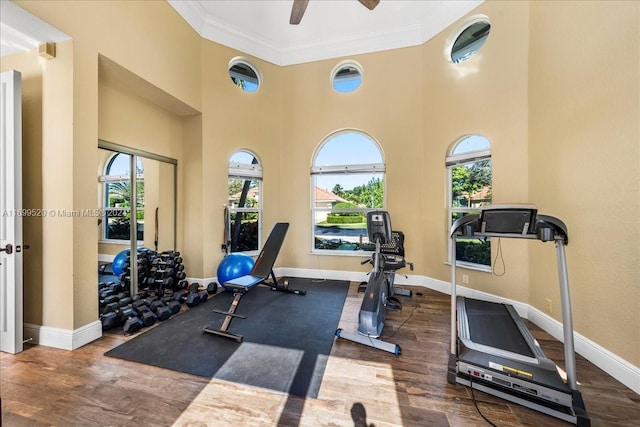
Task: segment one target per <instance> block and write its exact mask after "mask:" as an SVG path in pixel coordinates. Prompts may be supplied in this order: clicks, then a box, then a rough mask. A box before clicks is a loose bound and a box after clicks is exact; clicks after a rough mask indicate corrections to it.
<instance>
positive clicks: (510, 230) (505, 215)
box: [479, 204, 538, 235]
mask: <svg viewBox="0 0 640 427" xmlns="http://www.w3.org/2000/svg"><path fill="white" fill-rule="evenodd" d="M537 213H538V210H537V209H536V207H535V206H533V205H527V204H522V205H519V204H514V205H490V206H487V207H485V208H483V209H482V212H481V213H480V220H479V221H480V232H481V233H483V234H484V233H496V234H520V235H526V234H532V233H534V229H535V223H536V215H537Z"/></svg>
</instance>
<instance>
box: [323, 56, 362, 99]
mask: <svg viewBox="0 0 640 427" xmlns="http://www.w3.org/2000/svg"><path fill="white" fill-rule="evenodd" d="M331 84H332V85H333V88H334V89H335V90H337V91H338V92H341V93H350V92H353V91H354V90H356V89H358V88H359V87H360V85H361V84H362V67H361V66H360V64H357V63H355V62H353V61H346V62H341V63H339V64H338V65H337V66H336V67H335V68H334V69H333V71H332V72H331Z"/></svg>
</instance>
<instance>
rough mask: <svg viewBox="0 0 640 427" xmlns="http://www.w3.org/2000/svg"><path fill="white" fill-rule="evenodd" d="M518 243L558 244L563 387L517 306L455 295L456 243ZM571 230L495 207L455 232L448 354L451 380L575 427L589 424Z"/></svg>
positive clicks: (529, 211)
mask: <svg viewBox="0 0 640 427" xmlns="http://www.w3.org/2000/svg"><path fill="white" fill-rule="evenodd" d="M486 237H499V238H520V239H535V240H540V241H542V242H549V241H553V242H555V246H556V255H557V259H558V274H559V281H560V297H561V303H562V326H563V333H564V358H565V367H566V382H565V380H563V378H562V376H561V375H560V373H559V371H558V368H557V367H556V364H555V363H554V362H553V361H552V360H550V359H549V358H547V357H546V356H545V354H544V352H543V351H542V348H540V345H539V344H538V342H537V341H536V339H535V338H534V337H533V336H532V335H531V332H529V330H528V329H527V327H526V325H525V323H524V320H522V318H520V316H519V315H518V313H517V312H516V310H515V309H514V308H513V306H512V305H509V304H502V303H496V302H490V301H483V300H478V299H472V298H465V297H462V296H457V294H456V241H457V240H458V239H469V238H486ZM568 242H569V238H568V235H567V227H566V226H565V224H564V223H563V222H562V221H561V220H559V219H557V218H554V217H551V216H546V215H538V213H537V209H536V207H535V206H533V205H529V204H509V205H490V206H486V207H484V208H483V209H482V211H481V213H480V214H479V215H478V214H470V215H465V216H463V217H462V218H459V219H458V220H456V221H455V222H454V223H453V226H452V227H451V252H452V253H451V352H450V355H449V366H448V371H447V380H448V382H449V383H451V384H462V385H465V386H467V387H471V388H473V389H477V390H480V391H483V392H485V393H489V394H491V395H494V396H497V397H500V398H502V399H505V400H508V401H510V402H514V403H517V404H520V405H523V406H526V407H528V408H531V409H534V410H536V411H540V412H543V413H545V414H547V415H551V416H553V417H556V418H559V419H561V420H564V421H567V422H570V423H573V424H575V425H577V426H580V427H582V426H590V425H591V421H590V420H589V416H588V415H587V412H586V409H585V405H584V402H583V400H582V394H581V393H580V391H579V390H578V387H577V380H576V363H575V352H574V343H573V323H572V318H571V300H570V296H569V279H568V274H567V263H566V256H565V246H566V245H567V244H568Z"/></svg>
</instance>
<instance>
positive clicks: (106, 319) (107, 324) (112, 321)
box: [100, 311, 120, 331]
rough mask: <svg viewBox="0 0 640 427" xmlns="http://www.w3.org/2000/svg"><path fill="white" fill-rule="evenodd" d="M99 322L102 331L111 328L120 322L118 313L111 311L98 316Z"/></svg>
mask: <svg viewBox="0 0 640 427" xmlns="http://www.w3.org/2000/svg"><path fill="white" fill-rule="evenodd" d="M100 322H102V330H103V331H108V330H110V329H113V328H115V327H116V326H118V325H119V324H120V320H119V319H118V315H117V314H116V313H115V312H113V311H111V312H109V313H106V314H103V315H102V316H100Z"/></svg>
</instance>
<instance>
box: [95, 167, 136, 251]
mask: <svg viewBox="0 0 640 427" xmlns="http://www.w3.org/2000/svg"><path fill="white" fill-rule="evenodd" d="M101 180H102V181H103V182H105V185H104V189H105V220H106V221H105V227H104V238H105V240H122V241H129V238H130V236H131V235H130V224H131V184H130V181H129V176H120V175H116V176H113V175H112V176H104V177H102V178H101ZM136 199H137V200H136V206H137V216H136V225H137V227H136V233H137V239H138V241H143V240H144V176H143V175H142V174H138V176H137V181H136Z"/></svg>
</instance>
